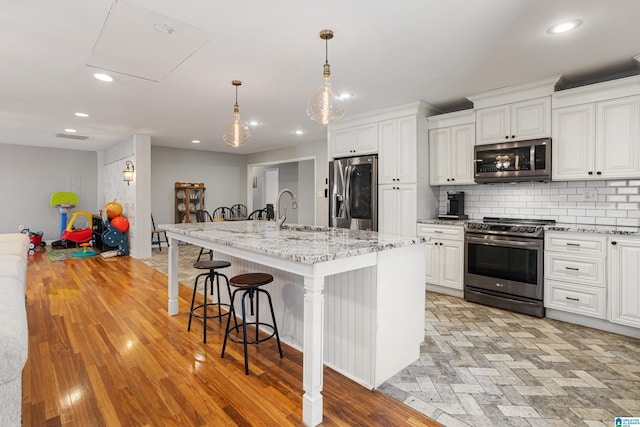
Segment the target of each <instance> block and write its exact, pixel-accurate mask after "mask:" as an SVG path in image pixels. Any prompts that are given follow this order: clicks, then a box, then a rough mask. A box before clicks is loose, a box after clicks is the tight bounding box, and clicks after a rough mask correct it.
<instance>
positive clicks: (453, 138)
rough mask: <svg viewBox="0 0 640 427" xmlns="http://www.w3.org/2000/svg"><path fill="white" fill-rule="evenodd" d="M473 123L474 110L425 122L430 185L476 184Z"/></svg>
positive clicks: (433, 117)
mask: <svg viewBox="0 0 640 427" xmlns="http://www.w3.org/2000/svg"><path fill="white" fill-rule="evenodd" d="M475 120H476V116H475V111H474V110H463V111H456V112H453V113H447V114H440V115H437V116H431V117H428V118H427V121H428V123H429V184H430V185H467V184H475V181H474V180H473V146H474V145H475V141H476V125H475Z"/></svg>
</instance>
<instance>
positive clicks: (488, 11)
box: [0, 0, 640, 154]
mask: <svg viewBox="0 0 640 427" xmlns="http://www.w3.org/2000/svg"><path fill="white" fill-rule="evenodd" d="M638 16H640V1H639V0H609V1H605V0H398V1H393V2H392V1H389V0H367V1H363V0H359V1H356V0H350V1H340V0H323V1H315V2H310V1H302V0H278V1H277V2H267V1H264V0H241V1H235V2H230V1H225V2H222V1H212V0H189V1H184V0H119V1H112V0H90V1H87V0H56V1H51V0H0V143H8V144H23V145H36V146H42V147H59V148H73V149H86V150H99V149H104V148H106V147H108V146H110V145H113V144H114V143H116V142H119V141H122V140H124V139H125V138H127V137H128V136H129V135H133V134H149V135H151V141H152V145H158V146H167V147H179V148H188V149H198V150H210V151H223V152H233V153H242V154H247V153H253V152H260V151H266V150H271V149H276V148H280V147H287V146H292V145H297V144H304V143H306V142H310V141H319V140H322V139H324V138H325V137H326V129H325V128H324V127H323V126H321V125H320V124H318V123H316V122H313V121H311V120H310V119H308V118H307V116H306V113H305V107H306V102H307V99H308V97H309V96H310V95H311V94H312V93H313V92H314V91H315V90H316V89H317V88H318V87H319V86H320V85H321V83H322V65H323V63H324V57H325V45H324V41H322V40H321V39H320V37H319V35H318V34H319V31H320V30H322V29H324V28H330V29H332V30H334V32H335V37H334V39H333V40H331V41H329V63H330V64H331V72H332V79H331V80H332V83H333V86H334V88H335V89H336V90H338V91H343V90H344V91H349V92H352V93H353V94H354V95H355V96H354V97H353V98H352V99H350V100H349V101H348V105H347V114H346V117H345V118H348V117H349V116H351V115H354V114H360V113H364V112H367V111H371V110H375V109H379V108H384V107H390V106H395V105H399V104H404V103H407V102H411V101H415V100H418V99H422V100H424V101H426V102H428V103H430V104H432V105H434V106H435V107H438V108H441V109H443V110H450V109H452V108H453V106H459V105H461V104H462V103H464V102H465V97H466V96H470V95H473V94H477V93H480V92H484V91H487V90H492V89H497V88H500V87H504V86H511V85H517V84H523V83H528V82H532V81H536V80H540V79H543V78H547V77H551V76H554V75H559V74H562V75H563V76H564V78H565V80H566V81H569V82H571V81H574V82H575V81H578V80H583V79H586V78H593V77H594V76H598V75H602V74H605V73H611V72H620V71H621V70H622V71H624V70H630V69H633V70H634V71H633V72H637V63H636V62H635V61H633V59H632V58H633V57H634V56H636V55H638V54H640V44H638V40H640V25H638V23H637V17H638ZM568 18H578V19H581V20H583V21H584V23H583V24H582V26H581V27H579V28H578V30H576V31H574V32H572V33H568V34H564V35H555V36H551V35H549V34H547V33H546V29H547V28H548V27H549V26H550V25H551V24H553V23H556V22H558V21H561V20H564V19H568ZM155 24H169V25H171V26H172V27H173V28H175V31H174V32H173V33H171V34H166V33H163V32H160V31H157V30H156V29H155V28H154V25H155ZM109 68H110V69H111V70H112V71H115V72H112V73H111V74H112V75H113V76H114V77H115V81H114V82H112V83H103V82H100V81H98V80H96V79H94V78H93V73H95V72H97V71H102V70H104V69H109ZM234 79H238V80H242V81H243V84H242V86H241V87H240V88H239V92H238V101H239V104H240V115H241V118H242V119H243V120H245V121H248V120H257V121H259V122H260V123H261V124H260V125H259V126H257V127H254V128H252V139H251V141H250V142H249V144H248V145H247V146H245V147H243V148H240V149H234V148H231V147H228V146H226V144H224V142H223V141H222V133H223V130H224V127H225V126H226V124H227V123H228V122H229V121H230V120H231V118H232V115H233V104H234V98H235V92H234V88H233V86H232V85H231V80H234ZM75 112H86V113H89V114H90V117H89V118H78V117H75V116H74V113H75ZM65 128H74V129H77V130H78V133H77V135H84V136H88V139H87V140H84V141H81V140H71V139H67V138H59V137H56V134H58V133H64V129H65ZM296 129H301V130H304V132H305V134H304V135H301V136H299V135H295V134H294V133H293V131H294V130H296ZM193 139H199V140H201V141H202V142H201V144H199V145H195V144H192V143H191V140H193Z"/></svg>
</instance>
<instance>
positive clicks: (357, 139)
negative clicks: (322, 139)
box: [329, 123, 378, 158]
mask: <svg viewBox="0 0 640 427" xmlns="http://www.w3.org/2000/svg"><path fill="white" fill-rule="evenodd" d="M329 140H330V144H331V145H330V152H331V157H333V158H336V157H350V156H359V155H362V154H375V153H377V152H378V124H377V123H368V124H364V125H360V126H354V127H349V128H344V129H338V130H335V131H332V132H330V137H329Z"/></svg>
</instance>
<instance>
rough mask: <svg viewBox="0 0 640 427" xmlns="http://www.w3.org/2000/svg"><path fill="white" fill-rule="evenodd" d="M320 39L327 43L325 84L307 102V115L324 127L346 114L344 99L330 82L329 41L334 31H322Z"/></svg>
mask: <svg viewBox="0 0 640 427" xmlns="http://www.w3.org/2000/svg"><path fill="white" fill-rule="evenodd" d="M320 38H321V39H322V40H324V41H325V52H326V58H325V63H324V68H323V76H324V82H323V83H322V86H320V88H319V89H318V90H316V91H315V92H314V93H313V95H311V98H309V101H308V102H307V115H308V116H309V118H310V119H311V120H315V121H316V122H318V123H321V124H323V125H328V124H329V123H333V122H335V121H337V120H340V119H341V118H342V117H343V116H344V113H345V102H344V99H343V98H341V97H340V96H338V95H336V94H335V93H334V92H333V88H332V87H331V82H330V80H329V78H330V76H331V69H330V66H329V40H331V39H332V38H333V31H331V30H322V31H320Z"/></svg>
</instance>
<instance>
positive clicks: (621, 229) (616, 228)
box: [418, 218, 640, 236]
mask: <svg viewBox="0 0 640 427" xmlns="http://www.w3.org/2000/svg"><path fill="white" fill-rule="evenodd" d="M478 221H479V220H473V219H459V220H449V219H438V218H432V219H419V220H418V224H437V225H459V226H463V225H464V224H465V223H466V222H478ZM544 229H545V231H567V232H574V233H594V234H612V235H618V236H640V227H627V226H622V225H595V224H576V223H561V222H558V223H556V224H554V225H547V226H545V227H544Z"/></svg>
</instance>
